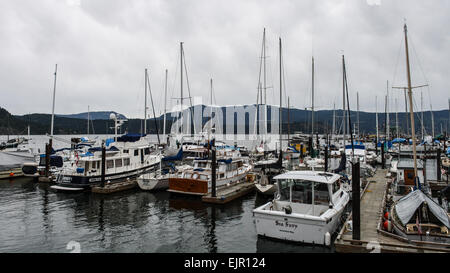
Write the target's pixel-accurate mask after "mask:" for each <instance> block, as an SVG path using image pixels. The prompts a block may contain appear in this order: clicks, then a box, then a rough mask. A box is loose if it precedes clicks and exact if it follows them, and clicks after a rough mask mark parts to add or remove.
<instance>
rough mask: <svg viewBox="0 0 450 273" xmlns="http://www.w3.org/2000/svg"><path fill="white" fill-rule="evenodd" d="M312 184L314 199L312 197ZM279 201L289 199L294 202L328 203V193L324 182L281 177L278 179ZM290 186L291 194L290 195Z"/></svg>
mask: <svg viewBox="0 0 450 273" xmlns="http://www.w3.org/2000/svg"><path fill="white" fill-rule="evenodd" d="M313 186H314V199H313ZM279 187H280V201H290V202H294V203H303V204H312V202H313V200H314V205H328V204H329V202H330V194H329V191H328V185H327V184H325V183H314V182H311V181H305V180H293V179H283V180H280V181H279ZM291 187H292V195H291Z"/></svg>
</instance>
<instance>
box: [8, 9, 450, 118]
mask: <svg viewBox="0 0 450 273" xmlns="http://www.w3.org/2000/svg"><path fill="white" fill-rule="evenodd" d="M449 3H450V1H448V0H442V1H438V0H435V1H421V0H420V1H419V0H418V1H411V0H405V1H400V0H399V1H395V0H394V1H386V0H367V1H366V0H354V1H350V0H348V1H344V0H342V1H339V0H330V1H325V0H310V1H300V0H297V1H283V0H282V1H272V0H270V1H262V0H255V1H242V0H241V1H233V0H231V1H230V0H227V1H216V0H189V1H182V0H161V1H157V0H127V1H125V0H124V1H121V0H89V1H88V0H59V1H56V0H55V1H50V0H48V1H45V0H43V1H40V0H30V1H22V0H14V1H13V0H11V1H8V0H3V1H1V2H0V97H1V100H0V106H1V107H3V108H6V109H7V110H8V111H10V112H11V113H13V114H18V115H22V114H28V113H51V110H52V109H51V108H52V93H53V80H54V76H53V73H54V70H55V64H56V63H57V64H58V75H57V87H56V106H55V112H56V113H58V114H71V113H79V112H85V111H87V108H88V105H89V107H90V109H91V111H103V110H113V111H117V112H119V113H122V114H124V115H126V116H127V117H143V115H144V68H148V69H149V75H150V84H151V90H152V92H153V100H154V103H155V107H156V111H157V114H159V113H162V111H163V107H162V106H163V104H164V73H165V72H164V71H165V69H168V70H169V74H168V75H169V77H168V97H169V100H168V108H170V105H173V104H174V103H175V100H174V99H170V98H172V97H179V96H180V95H179V93H180V72H179V54H180V53H179V47H180V45H179V43H180V42H181V41H182V42H184V51H185V56H186V65H187V70H188V77H189V86H190V90H191V95H192V96H196V97H202V98H203V100H204V102H207V101H209V92H210V91H209V90H210V84H209V82H210V78H213V84H214V94H215V97H216V103H217V104H219V105H231V104H252V103H255V102H256V94H257V93H256V92H257V86H258V74H259V60H260V59H259V58H260V53H261V52H260V51H261V43H262V34H263V28H264V27H265V28H266V33H267V34H266V36H267V41H266V46H267V49H266V50H267V55H268V58H267V63H266V64H267V79H268V86H269V87H273V88H269V89H268V91H267V100H268V103H270V104H276V105H277V104H279V99H278V98H279V95H278V94H279V77H278V73H279V72H278V37H281V39H282V43H283V53H282V54H283V58H284V69H285V87H286V93H285V94H284V95H283V97H284V98H285V97H286V96H289V97H290V103H291V106H292V107H296V108H305V107H309V106H310V105H311V57H312V56H313V55H314V59H315V75H316V77H315V98H316V100H315V105H316V108H317V109H332V108H333V103H336V108H341V107H342V65H341V59H342V57H341V55H342V54H344V55H345V60H346V66H347V78H348V82H349V92H350V106H351V108H352V110H353V109H354V110H356V92H359V98H360V99H359V100H360V109H361V110H362V111H375V96H377V97H378V110H379V111H384V96H385V95H386V91H387V81H388V80H389V86H392V85H394V86H406V84H407V82H406V70H405V50H404V34H403V24H404V22H405V18H406V22H407V25H408V35H409V36H408V37H409V38H410V40H409V43H410V58H411V67H412V84H413V85H422V84H429V85H430V87H429V88H421V89H415V90H414V92H415V103H416V106H417V108H416V110H420V92H422V93H423V98H424V100H423V104H424V109H425V110H428V109H430V104H431V105H432V107H433V110H440V109H448V98H449V94H450V92H449V91H448V90H449V89H448V82H449V81H448V76H449V75H450V63H449V60H450V51H449V49H450V35H449V33H450V32H449V31H448V26H449V25H450V16H449V12H450V9H449V8H450V4H449ZM184 86H185V88H186V83H184ZM184 92H185V94H187V89H185V91H184ZM390 98H391V100H389V101H390V109H391V110H392V111H395V99H397V107H398V109H399V110H400V111H401V110H404V97H403V91H396V90H392V89H390ZM148 104H149V105H150V98H149V100H148Z"/></svg>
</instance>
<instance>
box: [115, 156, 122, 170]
mask: <svg viewBox="0 0 450 273" xmlns="http://www.w3.org/2000/svg"><path fill="white" fill-rule="evenodd" d="M117 167H122V158H119V159H116V168H117Z"/></svg>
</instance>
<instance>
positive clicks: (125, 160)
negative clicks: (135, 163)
mask: <svg viewBox="0 0 450 273" xmlns="http://www.w3.org/2000/svg"><path fill="white" fill-rule="evenodd" d="M123 165H124V166H130V159H129V158H124V159H123Z"/></svg>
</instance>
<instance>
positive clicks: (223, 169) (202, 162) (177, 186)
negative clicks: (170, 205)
mask: <svg viewBox="0 0 450 273" xmlns="http://www.w3.org/2000/svg"><path fill="white" fill-rule="evenodd" d="M193 163H194V165H193V166H192V167H190V168H186V169H184V170H182V171H180V172H178V173H177V174H176V175H174V176H171V177H169V189H168V191H169V192H174V193H181V194H190V195H207V194H209V193H211V185H212V176H211V170H212V169H211V161H210V160H207V159H197V160H194V162H193ZM252 168H253V166H252V165H251V164H250V163H249V162H248V160H247V159H245V158H229V159H219V160H217V173H216V176H217V178H216V189H219V188H222V187H226V186H227V185H231V184H234V183H239V182H242V181H244V180H245V178H246V176H247V174H248V173H249V172H250V171H251V170H252Z"/></svg>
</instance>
